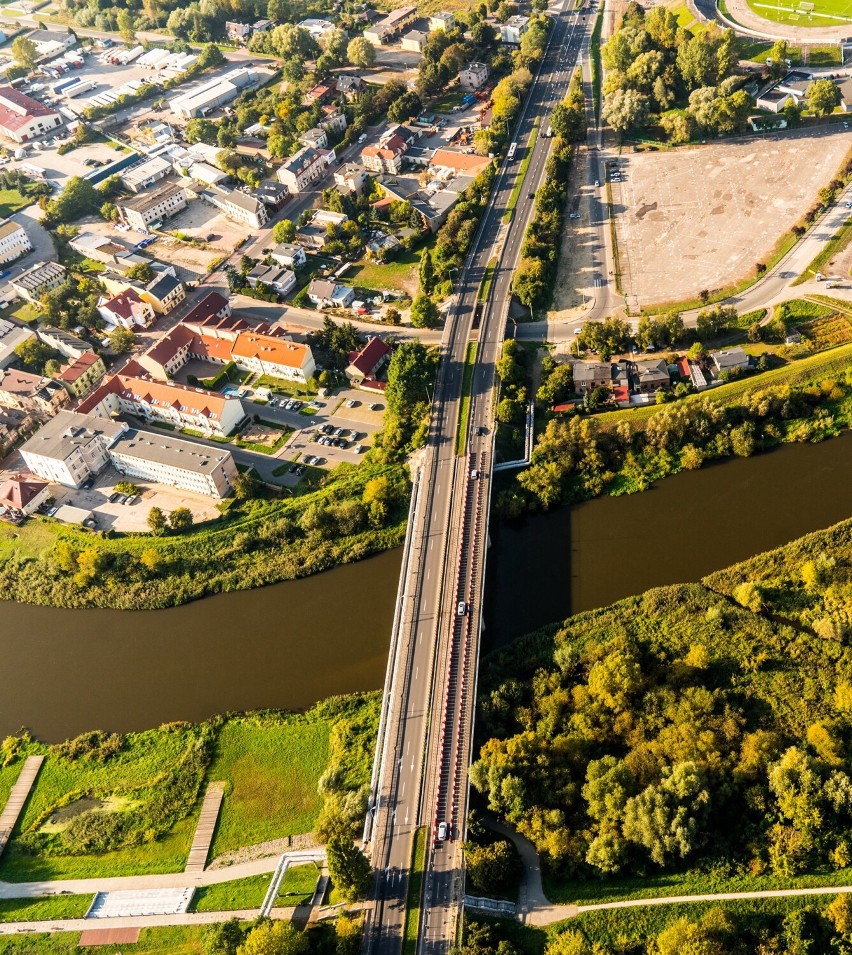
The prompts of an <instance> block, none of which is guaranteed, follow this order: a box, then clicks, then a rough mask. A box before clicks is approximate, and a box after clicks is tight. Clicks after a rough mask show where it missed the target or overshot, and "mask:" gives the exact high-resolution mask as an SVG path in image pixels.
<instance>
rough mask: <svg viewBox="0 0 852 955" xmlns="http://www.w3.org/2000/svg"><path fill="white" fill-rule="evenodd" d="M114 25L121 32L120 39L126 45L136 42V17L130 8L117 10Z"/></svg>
mask: <svg viewBox="0 0 852 955" xmlns="http://www.w3.org/2000/svg"><path fill="white" fill-rule="evenodd" d="M115 25H116V29H117V30H118V32H119V33H120V34H121V39H122V40H124V42H125V43H126V44H127V45H128V46H132V45H133V44H134V43H135V42H136V18H135V17H134V16H133V14H132V13H131V12H130V10H119V11H118V13H117V14H116V18H115Z"/></svg>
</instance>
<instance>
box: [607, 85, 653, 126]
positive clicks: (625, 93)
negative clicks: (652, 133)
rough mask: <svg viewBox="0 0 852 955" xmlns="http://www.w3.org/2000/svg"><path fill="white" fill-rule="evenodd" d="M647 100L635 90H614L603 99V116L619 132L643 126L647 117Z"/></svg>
mask: <svg viewBox="0 0 852 955" xmlns="http://www.w3.org/2000/svg"><path fill="white" fill-rule="evenodd" d="M648 110H649V100H648V97H647V96H645V95H644V94H643V93H637V92H636V90H631V89H627V90H616V91H615V92H614V93H610V94H609V95H608V96H607V97H606V98H605V99H604V106H603V110H602V115H603V118H604V119H605V120H606V121H607V122H608V123H609V124H610V126H612V128H613V129H615V130H616V131H617V132H619V133H626V132H627V131H628V130H629V129H633V128H637V127H640V126H644V124H645V122H646V120H647V119H648Z"/></svg>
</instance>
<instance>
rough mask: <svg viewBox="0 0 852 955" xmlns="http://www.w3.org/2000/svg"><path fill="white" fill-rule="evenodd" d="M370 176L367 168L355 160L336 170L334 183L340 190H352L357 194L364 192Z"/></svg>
mask: <svg viewBox="0 0 852 955" xmlns="http://www.w3.org/2000/svg"><path fill="white" fill-rule="evenodd" d="M369 178H370V177H369V176H368V175H367V170H366V169H363V168H362V167H361V166H359V165H358V164H357V163H354V162H348V163H346V164H345V165H343V166H341V167H340V168H339V169H335V171H334V184H335V185H336V186H337V189H338V191H339V192H351V193H354V195H356V196H360V195H362V194H363V192H364V190H365V189H366V187H367V183H368V182H369Z"/></svg>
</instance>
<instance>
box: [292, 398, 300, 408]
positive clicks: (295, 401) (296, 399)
mask: <svg viewBox="0 0 852 955" xmlns="http://www.w3.org/2000/svg"><path fill="white" fill-rule="evenodd" d="M301 407H302V402H301V401H299V399H298V398H294V399H293V411H298V410H299V408H301Z"/></svg>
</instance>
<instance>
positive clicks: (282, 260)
mask: <svg viewBox="0 0 852 955" xmlns="http://www.w3.org/2000/svg"><path fill="white" fill-rule="evenodd" d="M270 255H271V257H272V258H273V259H275V261H276V262H277V263H278V264H279V265H284V266H286V267H287V268H288V269H298V268H301V266H303V265H304V264H305V262H306V261H307V259H306V257H305V250H304V249H303V248H302V247H301V246H300V245H296V244H294V243H291V242H281V243H279V244H278V245H276V246H275V248H274V249H273V250H272V252H270Z"/></svg>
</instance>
